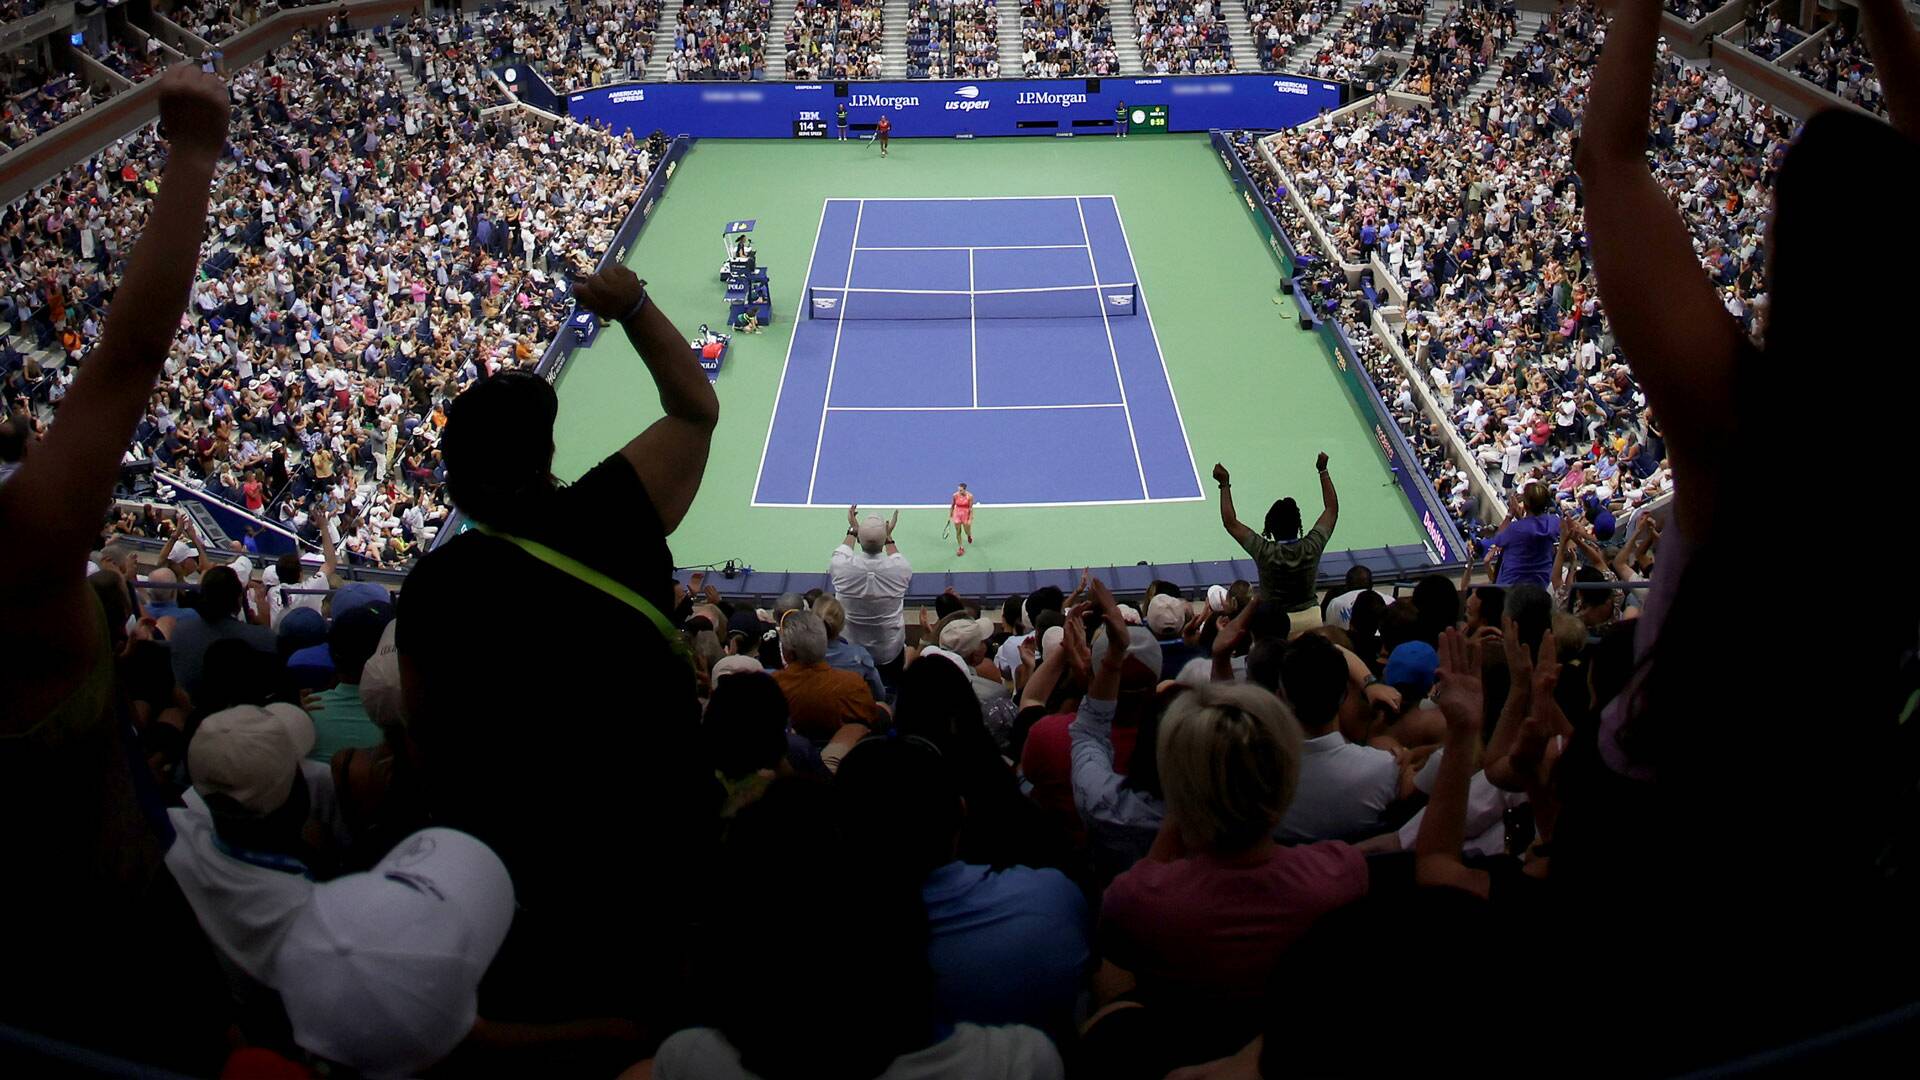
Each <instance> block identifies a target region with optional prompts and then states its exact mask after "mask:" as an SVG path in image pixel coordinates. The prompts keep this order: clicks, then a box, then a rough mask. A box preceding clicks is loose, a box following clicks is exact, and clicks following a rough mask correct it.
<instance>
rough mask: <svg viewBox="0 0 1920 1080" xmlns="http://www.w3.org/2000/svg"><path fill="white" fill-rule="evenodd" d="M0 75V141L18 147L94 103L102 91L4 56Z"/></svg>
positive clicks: (78, 79)
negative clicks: (1, 91) (0, 96)
mask: <svg viewBox="0 0 1920 1080" xmlns="http://www.w3.org/2000/svg"><path fill="white" fill-rule="evenodd" d="M3 63H4V67H0V76H4V78H5V80H6V96H5V99H4V100H0V140H4V141H6V142H7V143H8V144H9V145H12V146H18V145H20V144H21V143H23V142H26V141H27V140H28V139H31V138H33V137H34V136H36V135H39V134H41V133H42V132H45V131H49V130H51V129H52V128H55V127H57V126H59V125H61V124H64V123H66V122H67V121H68V120H71V119H73V118H74V117H75V116H78V115H79V114H80V113H82V112H85V111H86V110H87V109H89V108H91V107H93V106H94V105H96V104H98V103H99V102H100V101H101V100H103V99H104V98H105V97H106V92H105V91H104V90H102V89H101V88H99V87H96V86H93V85H91V84H90V83H88V82H87V80H86V79H85V78H83V77H81V76H80V75H78V74H76V73H74V72H70V71H60V70H57V69H48V68H45V67H42V66H41V65H40V64H38V63H37V62H33V61H29V60H26V59H24V58H21V57H7V58H6V59H5V60H4V62H3Z"/></svg>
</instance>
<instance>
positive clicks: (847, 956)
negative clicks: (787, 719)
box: [624, 778, 1064, 1080]
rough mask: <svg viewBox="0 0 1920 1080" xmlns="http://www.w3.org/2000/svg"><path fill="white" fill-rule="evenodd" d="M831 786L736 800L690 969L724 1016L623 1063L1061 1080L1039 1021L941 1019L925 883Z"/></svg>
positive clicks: (758, 1071) (776, 787) (706, 1075)
mask: <svg viewBox="0 0 1920 1080" xmlns="http://www.w3.org/2000/svg"><path fill="white" fill-rule="evenodd" d="M838 795H839V793H838V791H837V790H836V789H834V788H830V787H826V786H823V785H819V784H814V783H809V782H807V781H805V780H800V779H795V778H789V779H782V780H779V781H776V782H775V783H774V784H773V785H772V787H771V788H770V789H769V790H768V792H767V794H766V795H765V797H763V798H762V799H761V800H760V801H759V802H757V803H755V804H754V805H752V806H749V807H748V808H747V809H746V810H744V811H742V812H741V814H740V817H739V820H737V821H736V822H735V823H734V826H733V830H732V832H731V833H730V834H729V836H728V842H727V849H726V852H725V854H724V857H723V858H722V860H721V864H720V874H719V877H720V886H719V887H718V888H717V889H716V890H715V891H714V896H715V903H714V912H713V918H712V919H711V920H710V924H711V925H712V926H713V927H714V928H715V932H714V934H713V940H712V943H711V950H710V951H711V953H712V955H713V956H714V958H715V959H714V961H713V962H712V963H707V964H702V965H699V967H698V968H696V969H695V971H694V974H695V975H697V976H705V977H706V980H707V981H708V982H709V983H710V984H714V985H710V986H709V988H708V994H709V995H710V996H711V998H712V999H713V1001H714V1003H715V1009H714V1017H715V1026H713V1027H694V1028H687V1029H685V1030H682V1031H680V1032H677V1033H675V1034H674V1035H672V1036H671V1037H669V1038H668V1039H667V1040H666V1041H665V1042H664V1043H662V1044H661V1045H660V1049H659V1052H658V1053H657V1054H656V1055H655V1056H654V1058H653V1059H652V1060H651V1061H650V1062H647V1063H643V1064H642V1066H641V1067H640V1068H638V1069H635V1070H630V1071H629V1072H628V1073H626V1074H624V1075H625V1076H626V1077H628V1078H629V1080H638V1078H639V1077H652V1078H653V1080H715V1078H720V1077H725V1078H732V1080H757V1078H759V1077H763V1076H764V1077H767V1078H769V1080H780V1078H787V1077H793V1078H798V1077H815V1076H849V1077H851V1076H882V1075H892V1076H929V1077H933V1076H938V1077H948V1076H951V1077H968V1078H975V1077H977V1078H980V1080H1058V1078H1060V1077H1062V1076H1063V1075H1064V1071H1063V1069H1062V1067H1061V1063H1060V1055H1059V1052H1058V1051H1056V1050H1055V1049H1054V1048H1053V1045H1052V1043H1051V1042H1050V1041H1049V1040H1048V1039H1047V1037H1046V1036H1045V1035H1043V1034H1042V1033H1041V1032H1039V1031H1037V1030H1035V1029H1033V1028H1028V1027H1019V1026H1008V1027H982V1026H980V1025H977V1024H971V1023H960V1024H955V1025H952V1026H951V1028H949V1027H948V1026H947V1025H943V1024H941V1023H940V1022H939V1020H938V1017H937V1015H936V1008H937V1006H936V1000H937V999H936V990H935V986H936V984H935V977H934V972H933V971H932V969H931V967H930V965H929V962H928V955H929V953H928V944H929V941H928V939H929V932H928V911H927V905H926V902H925V901H924V900H922V899H921V882H920V881H919V880H916V879H914V878H912V877H908V876H903V875H901V874H900V873H898V872H897V869H896V868H897V867H898V865H899V862H900V855H901V853H900V852H897V851H883V852H877V853H876V852H873V851H872V850H871V849H870V848H869V847H868V846H867V845H866V844H864V843H863V842H862V840H863V838H864V833H865V829H864V826H865V825H867V824H868V823H867V822H866V821H864V820H863V821H858V822H854V823H853V825H852V827H846V823H845V821H844V817H845V815H844V814H842V813H841V810H840V805H841V799H840V798H839V797H838ZM874 824H875V827H876V828H880V829H882V830H885V826H886V824H887V823H885V822H876V823H874ZM820 927H835V928H836V930H835V931H834V934H833V937H834V941H833V952H832V956H831V957H830V958H827V959H824V960H823V961H822V962H813V961H811V960H808V959H805V958H803V957H801V956H798V955H796V954H795V952H794V950H795V935H796V933H800V934H802V935H804V934H807V933H811V932H813V931H814V930H816V929H817V928H820ZM741 972H752V973H753V976H752V977H751V978H745V979H743V978H741V977H740V973H741ZM853 1002H858V1003H859V1005H858V1006H857V1010H858V1012H859V1018H858V1020H857V1021H850V1020H849V1017H848V1012H849V1009H850V1008H853V1007H854V1006H852V1005H850V1003H853ZM829 1033H830V1036H831V1037H822V1036H823V1034H829Z"/></svg>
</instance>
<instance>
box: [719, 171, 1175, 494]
mask: <svg viewBox="0 0 1920 1080" xmlns="http://www.w3.org/2000/svg"><path fill="white" fill-rule="evenodd" d="M806 285H807V287H806V288H805V289H803V290H801V302H800V315H799V318H798V319H797V320H796V321H795V323H794V327H793V338H792V341H791V343H790V345H789V346H788V350H787V361H786V366H785V368H784V370H783V371H782V372H781V376H780V390H779V395H778V398H777V399H776V401H775V403H774V409H773V419H772V421H771V423H769V425H768V428H767V442H766V446H765V448H764V450H763V451H762V453H761V458H760V475H759V480H758V482H757V484H756V485H755V488H754V498H753V505H755V506H846V505H849V504H851V503H860V504H863V505H871V506H875V507H909V508H912V507H943V506H946V505H947V499H948V496H949V495H951V494H952V492H953V490H954V487H955V485H957V484H959V483H962V482H965V483H966V484H968V485H969V486H970V487H971V488H973V489H974V490H975V491H976V492H978V493H979V498H980V501H981V504H982V505H991V506H1082V505H1099V504H1116V503H1142V502H1188V501H1194V500H1198V499H1200V498H1202V497H1203V496H1202V495H1201V493H1200V475H1199V472H1198V470H1197V469H1196V468H1195V467H1194V461H1193V452H1192V451H1191V450H1190V449H1189V448H1188V445H1187V434H1186V428H1185V427H1184V425H1183V423H1182V421H1181V419H1180V406H1179V403H1178V402H1176V401H1175V400H1174V396H1173V386H1172V384H1171V382H1170V381H1169V379H1168V377H1167V367H1166V362H1165V360H1164V359H1163V358H1162V356H1161V353H1160V342H1159V340H1158V338H1157V337H1156V336H1155V334H1154V330H1153V319H1152V316H1151V315H1150V314H1149V311H1148V308H1147V298H1146V296H1145V293H1144V290H1142V289H1141V288H1140V287H1139V285H1138V278H1137V277H1136V274H1135V269H1134V265H1133V254H1132V250H1131V248H1130V247H1129V246H1128V244H1127V237H1126V229H1125V226H1123V225H1122V224H1121V221H1120V208H1119V207H1118V206H1117V205H1116V204H1115V202H1114V199H1113V197H1112V196H1110V195H1080V196H1074V195H1060V196H1047V197H1036V198H990V199H828V200H827V201H826V204H825V206H823V207H822V209H821V213H820V228H819V232H818V233H817V234H816V236H815V238H814V244H813V258H812V261H811V263H810V264H809V266H808V269H807V283H806Z"/></svg>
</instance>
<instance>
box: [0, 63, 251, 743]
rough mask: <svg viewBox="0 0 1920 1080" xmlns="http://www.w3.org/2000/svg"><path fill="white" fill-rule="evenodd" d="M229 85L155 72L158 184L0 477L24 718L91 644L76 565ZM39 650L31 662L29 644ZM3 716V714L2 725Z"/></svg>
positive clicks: (193, 236)
mask: <svg viewBox="0 0 1920 1080" xmlns="http://www.w3.org/2000/svg"><path fill="white" fill-rule="evenodd" d="M227 114H228V102H227V87H226V84H225V83H223V82H222V81H221V80H220V79H219V78H218V77H217V76H214V75H209V74H207V73H205V72H202V71H200V70H199V69H198V68H195V67H193V66H191V65H181V66H179V67H175V68H171V69H169V70H168V71H167V73H166V74H164V75H162V76H161V77H160V130H161V134H162V136H163V137H165V138H166V139H167V140H168V149H167V165H166V169H165V171H164V172H163V173H162V174H161V178H160V190H159V193H158V195H157V196H156V197H155V198H154V200H153V204H152V206H151V208H150V209H149V211H148V214H147V221H146V225H145V227H144V228H143V229H142V230H141V233H140V240H139V242H138V243H136V244H135V245H134V247H133V253H132V255H131V256H130V257H129V258H128V260H127V269H126V273H125V274H124V276H123V277H122V278H121V281H120V287H119V289H118V290H117V292H116V293H115V295H114V299H113V304H112V307H111V309H110V310H109V311H108V313H107V322H106V326H105V327H104V328H103V329H102V330H101V333H100V341H99V344H97V345H95V346H94V348H93V351H92V352H91V353H89V354H88V356H87V359H86V362H85V363H83V364H82V365H81V366H80V374H79V375H77V376H75V378H74V381H73V386H72V388H71V389H70V390H69V391H68V392H67V396H66V400H65V401H64V402H63V403H62V404H61V407H60V419H59V420H58V421H57V422H56V423H55V424H54V425H53V429H52V430H51V431H50V432H48V434H47V437H46V439H45V440H43V441H42V442H41V443H39V444H38V445H36V446H34V447H33V449H32V450H31V451H30V452H29V453H28V454H27V457H26V459H25V460H24V461H23V462H22V463H21V466H20V469H19V471H18V472H17V473H15V474H14V477H13V479H12V480H10V481H9V482H8V483H7V484H6V485H5V486H0V521H5V522H6V528H4V529H0V607H4V608H6V609H7V610H8V611H10V612H17V613H18V614H19V615H20V616H21V617H20V618H17V619H11V620H8V621H9V622H10V623H12V624H14V625H18V626H23V627H32V630H33V632H32V637H33V639H34V644H33V645H32V646H31V647H30V649H27V650H24V651H23V650H22V648H20V647H19V645H20V642H19V639H17V638H15V637H13V635H12V634H11V633H9V632H8V631H4V630H0V648H4V649H5V650H6V651H7V652H8V654H9V658H10V661H12V662H17V663H18V664H19V665H20V670H23V671H24V670H36V668H35V666H34V665H36V664H38V665H40V666H39V667H38V668H37V670H38V671H39V672H40V673H41V674H40V678H39V679H38V680H37V681H36V685H35V686H34V687H33V688H32V689H29V690H28V691H26V692H25V693H24V694H23V695H21V696H20V697H16V698H15V699H14V700H13V701H12V702H11V704H13V705H15V706H17V707H18V708H17V709H10V710H8V712H9V714H10V715H16V716H19V717H21V718H22V719H29V718H32V717H35V716H38V715H42V714H43V713H44V711H45V708H46V707H47V706H48V705H49V704H50V703H51V702H52V701H54V700H58V696H59V695H60V694H61V693H64V691H65V690H66V689H67V686H64V685H60V684H62V683H68V684H70V681H71V679H72V678H73V677H74V672H75V670H77V666H78V665H79V664H81V663H83V662H84V660H85V658H88V657H90V656H91V655H92V652H93V649H92V641H93V625H92V624H93V620H92V618H91V617H90V615H89V608H88V605H87V603H86V599H85V588H86V587H85V582H84V581H83V579H82V577H81V573H80V571H81V568H82V567H84V566H85V565H86V559H87V552H88V550H89V549H91V548H92V546H93V542H94V539H95V537H96V536H97V535H98V534H99V531H100V520H101V508H102V507H104V506H106V505H107V503H108V501H109V500H110V499H111V498H112V496H113V484H114V480H115V479H116V478H117V477H118V475H119V470H120V458H121V455H122V454H124V453H125V452H126V448H127V443H128V442H129V441H131V439H132V438H133V429H134V425H135V424H136V423H138V422H139V420H140V416H141V413H142V411H143V410H144V409H145V408H146V404H147V400H148V398H149V396H150V395H151V394H152V393H153V384H154V380H155V378H157V377H158V375H159V373H160V365H161V364H162V362H164V361H165V360H166V357H167V352H168V350H169V349H170V348H172V345H173V336H174V332H175V331H176V330H178V329H179V326H180V316H181V314H182V313H183V312H184V311H185V310H186V306H187V289H188V288H189V287H190V286H191V285H192V283H193V275H194V272H195V269H196V268H197V267H198V265H199V259H200V241H201V239H202V238H203V236H204V235H205V232H206V221H207V194H208V192H209V190H210V189H211V188H212V186H213V171H214V165H215V164H216V163H217V162H218V161H219V158H220V153H221V149H222V147H224V146H225V145H226V138H227ZM34 653H37V654H40V655H41V656H42V657H45V658H46V660H47V661H48V662H47V663H45V664H42V663H41V661H40V659H38V658H36V657H35V656H33V655H31V654H34ZM0 730H11V725H0Z"/></svg>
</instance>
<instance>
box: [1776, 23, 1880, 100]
mask: <svg viewBox="0 0 1920 1080" xmlns="http://www.w3.org/2000/svg"><path fill="white" fill-rule="evenodd" d="M1793 71H1794V74H1796V75H1798V76H1800V77H1801V78H1803V79H1805V80H1807V81H1808V82H1810V83H1812V84H1813V85H1815V86H1817V87H1819V88H1820V89H1822V90H1825V91H1827V92H1828V93H1831V94H1837V95H1839V96H1840V97H1841V98H1842V99H1843V100H1845V101H1849V102H1852V103H1853V104H1855V105H1858V106H1860V107H1861V108H1862V109H1865V110H1867V111H1868V112H1870V113H1874V114H1876V115H1879V116H1885V115H1886V113H1887V102H1886V97H1885V95H1884V94H1883V93H1882V91H1881V87H1880V77H1879V75H1878V74H1876V73H1875V72H1874V69H1873V57H1872V56H1871V55H1869V54H1868V52H1867V49H1866V46H1865V45H1864V44H1863V43H1862V42H1861V40H1860V37H1859V35H1858V34H1856V33H1854V32H1853V31H1852V30H1849V29H1848V28H1847V27H1846V25H1845V24H1844V23H1841V22H1838V21H1835V22H1834V23H1833V24H1832V29H1831V30H1829V31H1828V33H1827V36H1826V37H1825V38H1823V39H1822V40H1821V41H1820V42H1819V45H1818V47H1817V48H1815V50H1814V52H1813V54H1812V55H1810V56H1803V57H1802V58H1801V59H1800V61H1799V62H1798V63H1796V64H1795V65H1794V67H1793Z"/></svg>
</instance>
